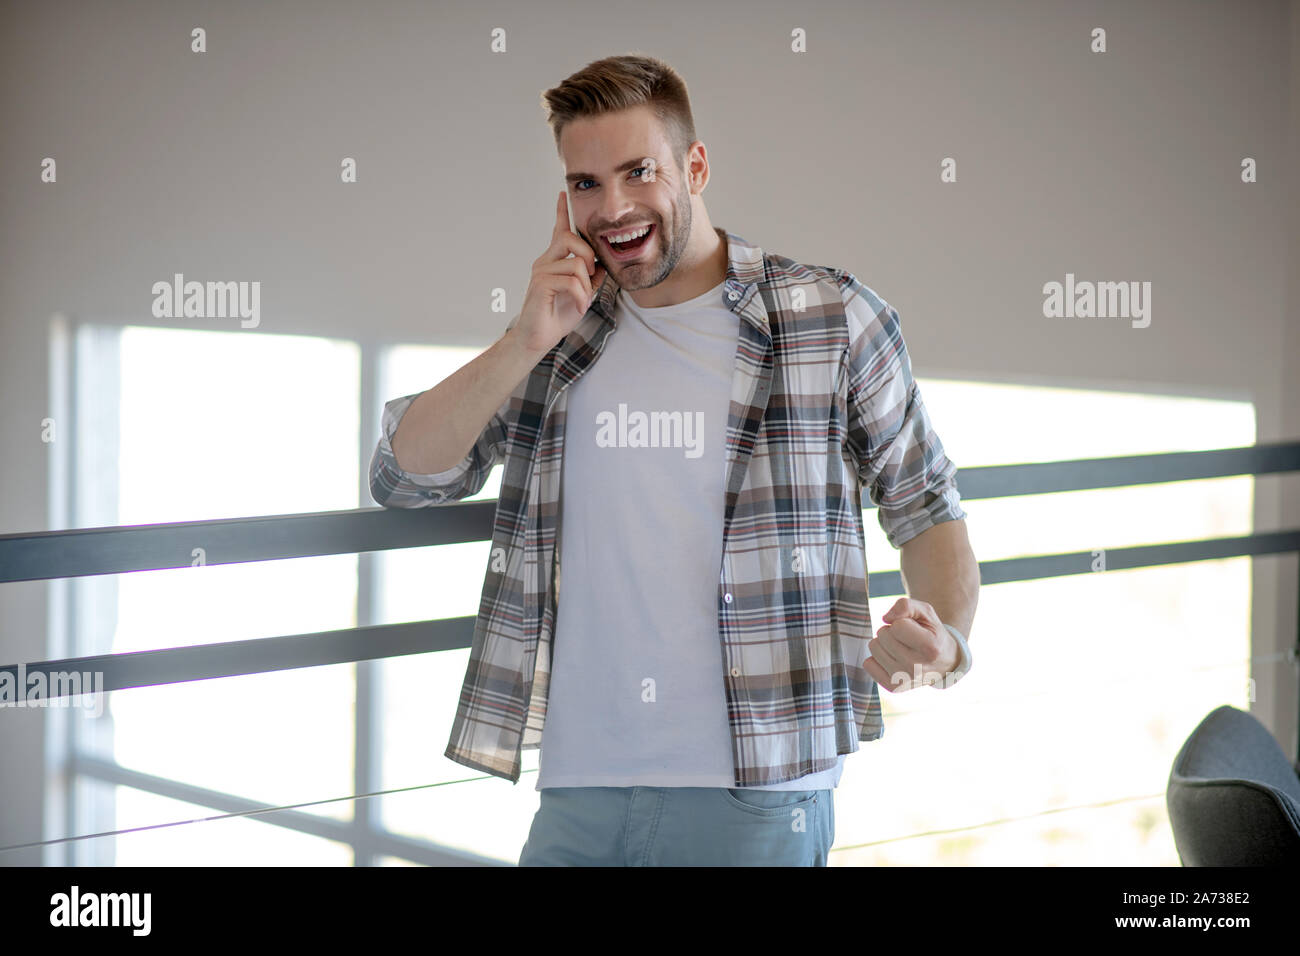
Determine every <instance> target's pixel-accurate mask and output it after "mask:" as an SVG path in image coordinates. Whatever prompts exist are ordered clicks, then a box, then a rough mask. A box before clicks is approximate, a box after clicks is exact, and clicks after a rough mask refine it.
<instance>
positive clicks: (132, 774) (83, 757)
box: [75, 753, 505, 866]
mask: <svg viewBox="0 0 1300 956" xmlns="http://www.w3.org/2000/svg"><path fill="white" fill-rule="evenodd" d="M75 771H76V773H78V774H82V775H85V776H87V777H90V778H92V779H97V780H100V781H102V782H104V783H108V784H116V785H118V786H122V787H131V788H133V789H136V790H141V791H144V792H145V793H153V794H157V795H158V796H162V797H168V798H170V799H172V800H180V801H182V802H184V803H191V804H194V805H195V806H199V807H206V808H208V809H210V810H217V811H219V812H221V813H242V814H250V816H249V817H247V819H251V820H258V821H265V822H267V823H271V824H274V825H275V826H281V827H286V828H287V829H290V830H294V831H297V832H298V833H306V834H309V835H311V836H314V837H320V838H321V839H325V840H336V841H338V842H339V843H351V842H352V841H353V840H354V838H355V837H356V826H355V823H354V821H352V820H349V819H344V820H339V819H337V818H336V817H329V816H325V815H324V814H316V813H310V812H307V811H304V810H288V809H284V810H279V809H275V806H274V804H268V803H262V802H260V801H257V800H250V799H248V798H247V797H240V796H236V795H235V794H231V793H223V792H221V791H219V790H210V789H208V788H207V787H198V786H195V785H193V784H188V783H183V782H181V781H179V780H173V779H170V778H168V777H159V776H156V775H154V774H149V773H143V772H141V771H139V770H131V769H129V768H127V767H123V766H121V765H120V764H117V763H114V762H113V761H111V760H104V759H103V758H100V757H95V756H91V755H89V754H84V753H83V754H79V755H77V758H76V761H75ZM146 832H149V831H146ZM154 832H156V831H154ZM368 837H369V839H370V840H371V841H372V845H374V846H375V848H376V849H377V850H378V851H379V852H381V853H383V854H386V855H388V856H397V857H402V858H405V859H409V860H414V861H415V862H417V863H423V864H425V865H428V866H501V865H505V864H502V863H500V861H498V860H494V859H491V858H490V857H485V856H480V855H479V854H477V853H469V852H467V851H465V850H459V849H456V848H455V847H449V846H440V845H438V844H436V843H433V842H431V841H428V840H421V839H418V838H414V837H404V836H401V835H399V834H396V833H393V832H391V831H389V830H385V829H372V830H371V831H370V833H369V834H368Z"/></svg>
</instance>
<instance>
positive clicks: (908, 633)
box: [876, 617, 939, 660]
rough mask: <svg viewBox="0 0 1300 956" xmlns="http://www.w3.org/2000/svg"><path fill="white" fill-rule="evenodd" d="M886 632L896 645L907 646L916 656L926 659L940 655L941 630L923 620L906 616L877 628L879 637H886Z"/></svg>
mask: <svg viewBox="0 0 1300 956" xmlns="http://www.w3.org/2000/svg"><path fill="white" fill-rule="evenodd" d="M886 633H887V634H888V635H889V640H890V641H893V642H894V645H895V646H896V647H902V648H907V649H908V650H909V651H912V652H913V656H914V657H919V658H921V659H922V660H926V659H932V658H934V657H937V656H938V653H939V648H938V644H939V641H938V637H939V632H938V631H937V630H935V629H934V628H932V627H927V626H926V624H925V623H924V622H922V621H918V620H915V619H913V618H906V617H905V618H899V619H898V620H897V621H896V622H894V623H893V624H886V625H885V626H884V627H878V628H876V636H877V637H884V636H885V635H886Z"/></svg>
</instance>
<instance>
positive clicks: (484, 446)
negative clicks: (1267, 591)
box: [370, 56, 979, 866]
mask: <svg viewBox="0 0 1300 956" xmlns="http://www.w3.org/2000/svg"><path fill="white" fill-rule="evenodd" d="M543 97H544V103H545V105H546V107H547V108H548V111H549V114H548V121H549V122H550V124H551V127H552V130H553V133H554V136H555V141H556V149H557V151H558V153H559V155H560V158H561V160H562V162H563V165H564V168H565V181H566V183H567V184H568V199H569V200H570V201H571V203H572V210H573V212H572V218H570V213H569V209H568V204H567V203H566V193H565V192H563V191H562V192H560V193H559V195H558V197H557V200H556V206H555V226H554V230H553V232H552V236H551V243H550V245H549V246H548V247H547V249H546V250H545V251H544V252H543V253H542V255H541V256H540V257H539V258H538V259H537V260H536V261H535V262H534V263H533V269H532V277H531V280H530V282H529V285H528V290H527V292H526V294H525V297H524V303H523V307H522V309H521V311H520V313H519V315H518V316H516V317H515V319H514V320H512V322H511V323H510V325H509V326H508V327H507V329H506V331H505V333H504V334H503V335H502V336H501V338H499V339H498V340H497V341H496V343H495V344H493V345H492V346H491V347H490V348H488V349H487V351H485V352H484V353H483V354H482V355H480V356H479V357H478V358H476V359H474V360H473V361H472V362H470V363H469V364H467V365H466V366H464V367H463V368H461V369H460V370H459V371H457V372H456V373H455V374H453V375H451V376H450V377H449V378H447V379H446V380H445V381H444V382H441V383H440V384H438V385H437V386H436V387H434V388H432V389H429V390H428V391H425V392H420V393H416V394H414V395H407V396H403V397H401V398H398V399H394V400H392V401H390V402H389V403H388V404H387V405H386V406H385V409H384V420H383V438H382V439H381V440H380V442H379V446H378V448H377V449H376V451H375V456H374V458H373V460H372V462H371V474H370V483H371V490H372V493H373V495H374V497H375V500H376V501H378V502H379V503H380V504H381V505H384V506H385V507H420V506H426V505H437V504H441V503H444V502H448V501H455V500H459V499H462V498H464V497H466V496H468V495H472V494H475V493H477V492H478V491H479V490H480V489H481V488H482V487H483V484H484V482H485V480H486V478H487V475H488V473H489V471H490V470H491V468H492V466H493V465H494V464H496V463H497V462H499V461H501V462H504V467H505V471H504V474H503V477H502V484H501V493H500V496H499V499H498V506H497V513H496V521H495V525H494V530H493V536H492V546H491V551H490V557H489V563H488V570H487V574H486V578H485V581H484V586H483V594H482V601H481V604H480V608H479V615H478V619H477V624H476V627H475V632H474V641H473V645H472V649H471V654H470V662H469V667H468V670H467V672H466V675H465V682H464V685H463V687H462V691H461V696H460V702H459V706H458V708H457V712H456V719H455V723H454V726H453V728H452V733H451V740H450V742H449V744H448V747H447V750H446V755H447V756H448V757H449V758H451V759H452V760H455V761H457V762H458V763H461V764H464V765H466V766H469V767H475V768H478V769H482V770H485V771H487V772H488V773H491V774H494V775H496V776H500V777H503V778H505V779H509V780H511V781H518V779H519V775H520V752H521V750H522V749H523V748H528V747H540V748H541V754H540V768H539V775H538V781H537V788H538V789H539V790H540V791H541V803H540V807H539V809H538V811H537V814H536V816H535V817H534V819H533V824H532V828H531V830H530V832H529V835H528V839H527V842H526V843H525V845H524V848H523V852H522V853H521V855H520V860H519V863H520V865H605V866H620V865H720V864H721V865H760V864H763V865H825V864H826V861H827V854H828V852H829V850H830V847H831V844H832V843H833V841H834V806H833V799H832V797H833V789H834V787H835V786H836V784H838V782H839V779H840V774H841V772H842V767H843V759H844V755H845V754H849V753H853V752H855V751H856V750H857V749H858V744H859V742H861V741H869V740H875V739H877V738H879V737H880V736H881V735H882V734H883V733H884V726H883V723H882V720H881V715H880V702H879V692H878V690H877V684H880V685H883V686H885V687H886V688H887V689H888V690H890V691H892V692H902V691H906V690H909V689H912V688H913V687H917V686H920V685H921V684H924V683H933V682H934V681H935V680H937V679H946V680H947V682H951V681H952V680H953V679H954V678H955V677H956V676H960V674H962V673H964V672H965V669H966V668H967V667H969V664H970V653H969V648H968V647H966V646H965V640H964V635H965V634H966V633H968V632H969V630H970V625H971V621H972V619H973V617H974V613H975V606H976V601H977V592H978V587H979V572H978V566H977V564H976V562H975V559H974V556H973V555H972V553H971V550H970V545H969V543H968V541H967V537H966V532H965V522H964V520H963V519H964V518H965V512H964V511H963V510H962V509H961V505H960V497H959V495H958V492H957V488H956V485H955V482H954V480H953V476H954V474H955V472H956V467H955V465H954V464H953V463H952V462H951V461H949V459H948V458H947V457H946V456H945V455H944V452H943V446H942V444H941V443H940V441H939V439H938V436H936V435H935V434H934V432H933V430H932V429H931V427H930V422H929V419H928V417H927V415H926V411H925V407H924V405H923V403H922V401H921V395H920V392H919V391H918V390H917V388H916V385H915V382H914V381H913V379H912V375H911V369H910V362H909V360H908V356H907V351H906V347H905V345H904V342H903V338H902V335H901V333H900V330H899V319H898V314H897V312H896V311H895V310H894V309H892V308H891V307H890V306H888V305H887V304H886V303H885V302H884V301H882V300H881V299H880V298H879V297H877V296H876V294H875V293H874V292H873V291H872V290H871V289H869V288H868V287H866V286H865V285H862V284H861V283H860V282H858V280H857V279H856V278H855V277H854V276H853V275H852V274H851V273H849V272H845V271H843V270H840V269H835V268H830V267H823V266H809V265H804V264H801V263H796V262H793V261H791V260H790V259H787V258H785V257H783V256H779V255H776V254H774V253H771V252H764V251H763V250H762V249H760V248H759V247H757V246H755V245H753V244H751V243H748V242H746V241H745V240H744V239H741V238H740V237H739V236H736V235H734V234H732V233H729V232H727V231H726V230H722V229H715V228H714V227H713V225H712V223H711V221H710V219H709V215H708V212H707V210H706V209H705V207H704V200H703V192H704V187H705V186H706V185H707V183H708V180H709V164H708V157H707V154H706V151H705V148H704V144H703V143H701V142H699V141H698V140H696V139H695V130H694V124H693V121H692V117H691V111H690V104H689V101H688V99H687V95H686V87H685V84H684V83H683V82H682V80H681V78H680V77H679V76H678V75H677V74H676V73H675V72H674V71H673V70H672V68H671V67H669V66H668V65H667V64H664V63H662V62H661V61H658V60H655V59H653V58H650V57H644V56H622V57H610V58H607V59H604V60H598V61H596V62H594V63H591V64H589V65H588V66H587V67H585V68H584V69H583V70H581V71H579V72H578V73H575V74H574V75H573V76H570V77H569V78H568V79H567V80H565V81H564V82H563V83H562V84H560V86H558V87H556V88H555V89H552V90H548V91H547V92H546V93H545V94H544V95H543ZM862 487H867V488H868V489H869V494H870V496H871V499H872V501H873V502H875V503H876V504H877V505H878V507H879V520H880V524H881V526H882V528H883V529H884V530H885V532H886V533H887V535H888V536H889V539H890V541H891V543H893V544H894V545H895V546H896V547H900V548H901V550H902V569H903V576H904V581H905V584H906V586H907V589H908V593H909V596H908V597H907V598H903V599H900V600H899V601H898V602H897V603H895V604H894V606H893V607H892V608H891V609H890V611H889V612H888V613H887V614H886V615H885V618H884V619H885V621H886V626H884V627H881V628H880V629H879V630H878V631H877V632H876V636H875V637H874V638H873V637H872V628H871V618H870V614H869V611H868V607H867V593H866V587H867V570H866V560H865V552H864V543H863V527H862V503H861V488H862ZM543 729H544V730H545V734H544V735H543Z"/></svg>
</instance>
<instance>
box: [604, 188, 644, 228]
mask: <svg viewBox="0 0 1300 956" xmlns="http://www.w3.org/2000/svg"><path fill="white" fill-rule="evenodd" d="M598 211H599V213H600V215H599V216H598V217H597V221H598V222H601V223H604V225H603V226H601V227H600V231H601V232H604V231H605V230H606V229H608V228H609V227H610V226H613V225H617V224H618V223H620V222H622V221H623V220H625V219H629V218H631V217H632V216H634V215H635V213H636V202H635V201H634V199H633V191H632V190H630V189H629V188H628V186H627V184H625V183H624V182H622V181H621V179H616V180H615V181H614V182H612V183H610V184H608V185H606V186H605V188H604V189H602V190H601V197H600V209H599V210H598Z"/></svg>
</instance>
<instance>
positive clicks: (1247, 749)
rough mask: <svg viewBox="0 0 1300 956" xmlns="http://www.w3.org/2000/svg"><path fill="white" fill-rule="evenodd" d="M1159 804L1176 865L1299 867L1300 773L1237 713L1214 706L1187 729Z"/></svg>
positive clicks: (1250, 719)
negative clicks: (1171, 837)
mask: <svg viewBox="0 0 1300 956" xmlns="http://www.w3.org/2000/svg"><path fill="white" fill-rule="evenodd" d="M1165 805H1166V807H1167V808H1168V810H1169V823H1170V825H1171V826H1172V827H1173V831H1174V845H1175V846H1176V847H1177V849H1178V857H1179V859H1180V860H1182V863H1183V866H1276V865H1291V866H1294V865H1296V864H1297V863H1300V776H1297V773H1296V768H1295V767H1294V766H1293V765H1292V764H1291V761H1290V760H1288V759H1287V756H1286V754H1284V753H1283V752H1282V748H1281V747H1280V746H1279V745H1278V742H1277V741H1276V740H1275V739H1274V738H1273V735H1272V734H1270V733H1269V732H1268V729H1267V728H1266V727H1265V726H1264V725H1263V724H1261V723H1260V722H1259V721H1258V720H1257V719H1256V718H1255V717H1254V716H1253V715H1251V714H1250V713H1248V712H1246V711H1244V710H1238V709H1237V708H1235V707H1228V706H1226V705H1225V706H1223V707H1219V708H1216V709H1215V710H1212V711H1211V712H1210V713H1209V714H1208V715H1206V717H1205V719H1204V720H1202V721H1201V722H1200V724H1198V725H1197V727H1196V729H1195V730H1193V731H1192V733H1191V736H1189V737H1188V738H1187V740H1186V741H1185V742H1184V743H1183V746H1182V748H1181V749H1180V750H1179V751H1178V756H1177V757H1175V758H1174V764H1173V768H1172V770H1171V771H1170V773H1169V785H1168V787H1167V788H1166V790H1165Z"/></svg>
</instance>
